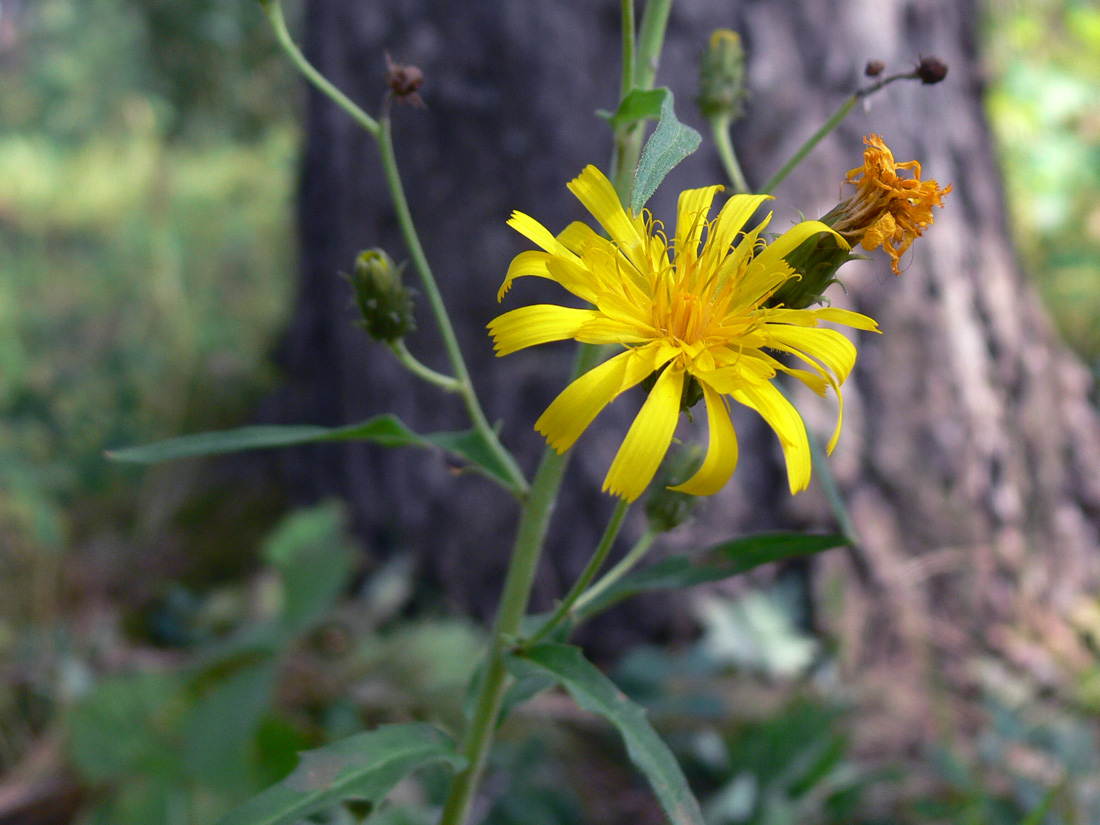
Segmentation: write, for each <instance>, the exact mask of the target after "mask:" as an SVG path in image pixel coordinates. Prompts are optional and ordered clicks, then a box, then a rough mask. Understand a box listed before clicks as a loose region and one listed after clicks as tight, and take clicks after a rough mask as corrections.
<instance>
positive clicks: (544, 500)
mask: <svg viewBox="0 0 1100 825" xmlns="http://www.w3.org/2000/svg"><path fill="white" fill-rule="evenodd" d="M670 4H671V0H650V2H649V4H648V5H647V6H646V11H645V20H643V23H642V30H643V33H646V32H648V33H647V34H644V35H643V52H644V54H645V55H646V57H645V60H646V62H647V65H652V66H653V67H654V69H656V59H657V55H658V54H659V53H660V48H661V39H662V38H663V36H664V30H665V23H667V20H668V11H669V7H670ZM661 7H663V9H664V11H663V14H662V13H660V9H661ZM651 16H653V17H654V18H656V17H660V18H662V19H661V21H659V22H660V25H659V26H658V25H657V22H658V21H657V20H656V19H655V20H654V21H653V22H647V21H649V18H650V17H651ZM632 21H633V9H631V11H630V13H629V14H628V15H624V24H629V28H630V30H631V31H633V22H632ZM655 32H656V33H655ZM629 37H630V35H627V34H624V42H626V40H627V38H629ZM626 48H627V47H626V46H624V50H625V49H626ZM642 59H643V58H642V55H641V54H639V55H638V56H637V58H636V61H635V64H636V65H637V64H638V63H639V62H640V61H641V60H642ZM624 78H625V73H624ZM637 78H638V71H637V69H635V73H634V83H633V84H632V86H636V85H637ZM648 82H649V83H650V84H652V82H653V76H652V74H650V75H649V81H648ZM625 85H628V84H627V83H626V82H625V80H624V86H625ZM647 88H648V87H647ZM627 93H629V92H627ZM620 138H621V139H620ZM640 146H641V131H640V130H638V131H637V132H636V133H635V134H633V135H630V136H625V135H623V136H620V135H618V134H617V135H616V162H615V163H614V164H613V167H612V169H613V174H612V183H613V184H614V185H615V189H616V191H618V192H620V193H621V192H622V191H623V187H624V186H626V187H629V185H630V182H631V180H632V179H633V174H634V164H636V163H637V158H638V153H639V152H640ZM631 156H632V157H633V158H634V160H633V164H632V163H628V162H624V157H625V158H629V157H631ZM599 355H600V347H598V346H593V345H582V346H581V347H580V348H579V349H578V351H577V359H576V362H575V364H574V369H573V376H574V378H575V377H577V376H579V375H582V374H583V373H585V372H587V371H588V370H590V369H591V368H592V367H594V366H595V365H596V363H597V362H598V360H599ZM567 461H568V453H567V454H566V455H558V454H557V453H556V452H555V451H554V450H553V449H552V448H550V447H547V448H546V451H545V452H544V453H543V457H542V461H541V463H540V464H539V469H538V472H537V473H536V474H535V478H534V480H533V481H532V483H531V489H530V492H529V494H528V496H527V498H526V500H525V501H524V504H523V510H522V512H521V514H520V524H519V528H518V532H517V534H516V543H515V547H514V550H513V552H512V558H511V561H510V562H509V567H508V574H507V577H506V579H505V583H504V593H503V595H502V596H501V606H500V611H499V613H498V614H497V618H496V621H495V622H494V624H493V637H492V642H491V643H490V647H489V657H488V661H487V662H486V666H485V678H484V679H482V681H481V686H480V688H479V690H478V692H477V697H476V698H475V704H474V715H473V719H472V720H471V721H470V726H469V728H468V729H467V731H466V735H465V737H464V738H463V741H462V754H463V755H464V756H465V757H466V759H467V760H468V765H467V767H466V769H465V770H463V771H462V772H461V773H459V774H458V775H457V776H456V777H455V779H454V781H453V782H452V784H451V787H450V790H449V791H448V793H447V799H446V801H445V802H444V805H443V816H442V819H441V821H440V825H463V823H464V822H465V820H466V817H467V816H468V815H469V811H470V805H471V804H472V802H473V798H474V793H475V792H476V790H477V784H478V781H479V780H480V778H481V774H482V772H483V771H484V769H485V762H486V759H487V758H488V754H489V748H490V746H491V745H492V741H493V731H494V730H495V729H496V725H497V718H498V716H499V715H500V707H501V703H502V701H503V699H504V691H505V689H506V687H507V678H506V676H507V674H506V671H505V666H504V656H505V653H506V652H507V650H508V647H509V646H510V645H511V644H513V643H514V641H515V637H516V634H517V633H518V631H519V626H520V622H521V621H522V619H523V615H524V613H525V612H526V610H527V601H528V599H529V597H530V592H531V583H532V580H533V577H534V575H535V570H536V569H537V567H538V559H539V556H540V555H541V553H542V543H543V540H544V538H545V536H546V527H547V524H548V523H549V518H550V511H551V510H552V509H553V506H554V503H555V501H556V500H557V493H558V488H559V487H560V486H561V480H562V476H563V474H564V472H565V466H566V463H567Z"/></svg>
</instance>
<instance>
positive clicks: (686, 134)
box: [624, 90, 703, 215]
mask: <svg viewBox="0 0 1100 825" xmlns="http://www.w3.org/2000/svg"><path fill="white" fill-rule="evenodd" d="M666 91H667V90H666ZM627 99H629V98H627ZM624 102H625V101H624ZM672 106H673V99H672V92H668V93H667V94H666V95H665V97H664V100H663V101H662V102H661V121H660V122H659V123H658V124H657V128H656V129H654V130H653V134H652V135H650V136H649V140H648V141H646V144H645V148H644V149H643V150H642V159H641V160H640V161H639V162H638V169H637V170H636V171H635V172H634V190H633V194H632V195H631V197H630V208H631V210H632V211H633V212H634V214H635V215H638V214H640V213H641V211H642V207H643V206H645V204H646V201H648V200H649V199H650V197H651V196H652V195H653V193H654V192H656V191H657V187H658V186H659V185H660V184H661V181H662V180H664V179H665V175H667V174H668V173H669V172H670V171H672V169H673V167H675V166H676V164H678V163H679V162H680V161H682V160H683V159H684V158H686V157H687V156H688V155H690V154H691V153H692V152H694V151H695V150H696V149H698V148H699V144H700V143H701V142H702V140H703V138H702V136H701V135H700V134H699V133H698V132H696V131H695V130H694V129H692V128H691V127H690V126H685V125H684V124H683V123H681V122H680V121H679V120H677V119H676V112H675V111H673V108H672Z"/></svg>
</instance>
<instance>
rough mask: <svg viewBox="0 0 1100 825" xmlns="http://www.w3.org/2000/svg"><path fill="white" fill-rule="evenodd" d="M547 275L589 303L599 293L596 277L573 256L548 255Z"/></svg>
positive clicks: (592, 302) (593, 300)
mask: <svg viewBox="0 0 1100 825" xmlns="http://www.w3.org/2000/svg"><path fill="white" fill-rule="evenodd" d="M546 271H547V273H548V275H547V276H548V277H549V278H550V279H551V280H553V281H557V282H558V283H559V284H561V285H562V286H563V287H565V288H566V289H568V290H569V291H570V292H572V293H573V294H574V295H576V296H577V297H578V298H581V299H582V300H585V301H587V302H588V303H590V304H594V303H595V302H596V296H597V295H599V289H598V279H597V278H596V277H595V276H594V275H593V273H592V271H591V270H589V269H588V267H586V266H585V265H584V264H583V263H578V262H577V261H576V259H573V258H562V257H559V256H549V257H548V259H547V261H546Z"/></svg>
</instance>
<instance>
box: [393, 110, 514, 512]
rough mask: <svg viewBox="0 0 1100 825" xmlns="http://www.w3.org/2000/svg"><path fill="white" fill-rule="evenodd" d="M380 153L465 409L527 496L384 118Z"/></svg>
mask: <svg viewBox="0 0 1100 825" xmlns="http://www.w3.org/2000/svg"><path fill="white" fill-rule="evenodd" d="M377 137H378V150H379V153H380V154H381V156H382V169H383V171H384V172H385V175H386V183H387V184H388V185H389V189H390V197H391V198H392V199H393V209H394V212H395V213H396V214H397V222H398V224H399V225H400V226H401V234H402V235H403V236H404V238H405V246H406V247H408V250H409V255H410V256H411V257H412V262H413V266H414V267H416V271H417V273H418V274H419V275H420V285H421V286H422V287H423V289H424V294H425V296H426V297H427V299H428V304H429V306H431V309H432V314H433V315H434V316H435V320H436V325H437V326H438V327H439V334H440V337H441V338H442V339H443V348H444V349H445V350H446V351H447V357H448V358H449V359H450V362H451V367H452V369H453V370H454V373H455V380H456V381H458V382H459V384H460V388H459V390H458V391H459V393H460V394H461V395H462V400H463V401H464V402H465V404H466V410H467V412H468V413H469V415H470V420H471V422H472V423H473V425H474V429H476V430H477V431H478V432H479V433H480V434H481V436H482V438H484V439H485V442H486V443H487V444H488V445H489V448H490V449H491V450H492V451H493V454H494V455H495V456H496V457H497V459H499V460H500V462H501V463H502V465H503V466H504V467H506V468H507V469H508V475H509V476H510V477H511V481H512V486H513V489H514V490H515V492H516V493H518V494H519V495H521V496H522V495H525V494H526V493H527V492H528V486H527V481H526V479H525V478H524V477H523V472H522V471H521V470H520V468H519V465H518V464H516V460H515V458H514V457H513V456H512V454H511V453H510V452H508V450H506V449H505V448H504V446H503V445H502V444H501V443H500V439H498V438H497V434H496V431H495V430H493V428H492V427H491V426H489V422H488V420H487V419H486V418H485V413H484V412H483V411H482V409H481V403H480V402H479V401H478V398H477V393H476V391H475V390H474V385H473V382H472V381H471V380H470V373H469V370H467V369H466V361H465V360H464V359H463V357H462V350H461V349H460V348H459V346H458V338H457V337H456V336H455V331H454V327H453V326H452V325H451V318H450V316H449V315H448V314H447V308H446V306H444V304H443V296H442V294H441V293H440V292H439V287H438V286H437V285H436V281H435V276H434V275H432V270H431V266H429V264H428V258H427V256H426V255H425V254H424V248H423V247H422V246H421V245H420V237H419V236H418V235H417V233H416V225H415V224H414V223H413V219H412V213H411V212H410V211H409V203H408V200H406V198H405V189H404V187H403V186H402V184H401V174H400V172H398V170H397V158H396V157H395V156H394V152H393V132H392V129H391V126H390V118H389V117H388V116H387V117H383V118H382V120H381V130H380V133H379V134H378V136H377Z"/></svg>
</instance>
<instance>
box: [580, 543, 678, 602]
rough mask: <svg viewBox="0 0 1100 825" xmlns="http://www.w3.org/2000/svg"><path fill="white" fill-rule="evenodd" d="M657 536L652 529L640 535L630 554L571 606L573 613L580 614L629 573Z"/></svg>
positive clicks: (643, 556)
mask: <svg viewBox="0 0 1100 825" xmlns="http://www.w3.org/2000/svg"><path fill="white" fill-rule="evenodd" d="M657 536H658V532H657V531H656V530H654V529H653V528H652V527H651V528H649V529H648V530H646V531H645V533H643V534H642V537H641V538H640V539H638V543H637V544H635V545H634V546H633V547H631V548H630V552H629V553H627V554H626V555H625V556H623V557H622V559H620V560H619V563H618V564H616V565H615V566H614V567H612V568H611V569H610V570H608V571H607V572H606V573H605V574H604V575H603V577H602V578H601V579H600V580H599V581H598V582H596V583H595V584H594V585H592V586H591V587H590V588H588V590H586V591H585V592H584V593H583V594H582V595H581V596H580V598H578V599H577V601H576V602H575V603H574V604H573V612H574V613H581V611H583V609H584V607H585V606H586V605H588V604H591V603H592V601H593V600H594V599H595V598H596V597H597V596H599V595H600V594H601V593H603V592H604V591H605V590H607V588H609V587H610V586H611V585H613V584H614V583H615V582H617V581H618V580H619V579H621V578H622V577H623V576H625V575H626V574H627V573H629V572H630V571H631V570H632V569H633V568H634V565H636V564H637V563H638V562H640V561H641V560H642V559H643V558H645V555H646V553H648V552H649V548H650V545H652V544H653V540H654V539H656V538H657Z"/></svg>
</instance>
